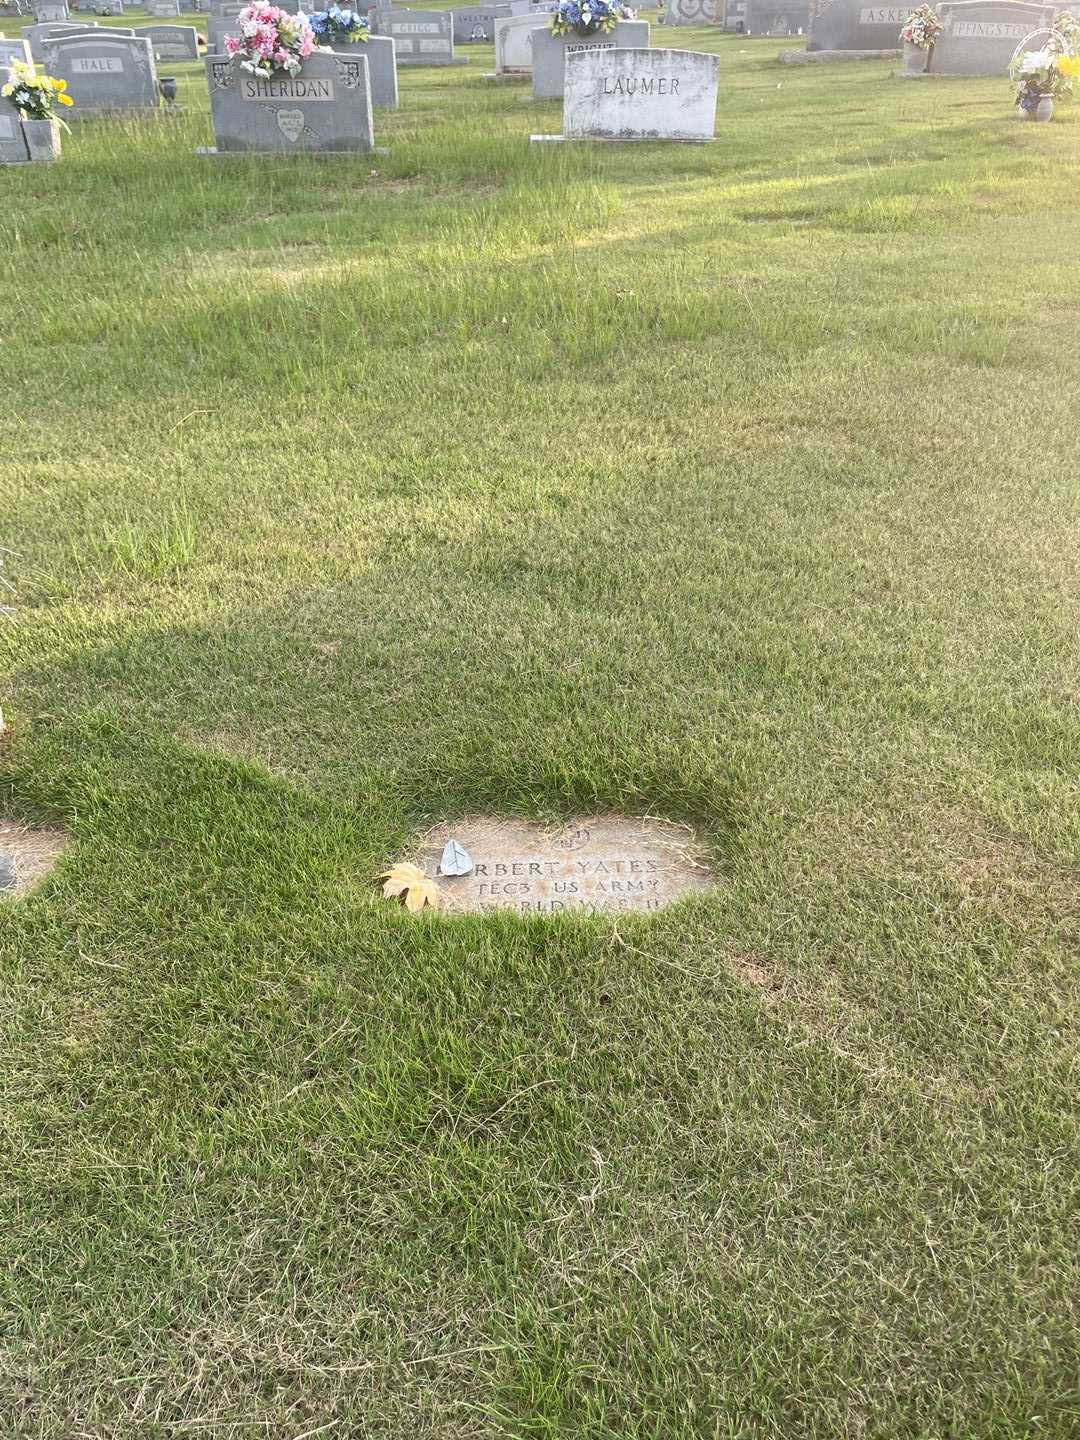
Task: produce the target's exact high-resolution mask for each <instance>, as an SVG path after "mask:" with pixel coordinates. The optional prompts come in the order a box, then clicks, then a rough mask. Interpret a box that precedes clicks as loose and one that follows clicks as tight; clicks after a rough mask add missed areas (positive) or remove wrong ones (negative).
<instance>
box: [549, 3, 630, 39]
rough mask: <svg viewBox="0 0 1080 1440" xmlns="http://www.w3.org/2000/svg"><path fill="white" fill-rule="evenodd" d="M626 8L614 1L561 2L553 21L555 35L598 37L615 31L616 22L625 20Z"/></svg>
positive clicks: (552, 27)
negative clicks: (604, 32) (599, 33)
mask: <svg viewBox="0 0 1080 1440" xmlns="http://www.w3.org/2000/svg"><path fill="white" fill-rule="evenodd" d="M625 10H626V6H624V5H617V4H613V3H612V0H560V4H559V8H558V9H557V10H556V11H555V12H554V14H553V16H552V21H551V33H552V34H553V35H596V34H597V33H598V32H600V31H604V30H614V28H615V22H616V20H622V19H623V18H624V12H625Z"/></svg>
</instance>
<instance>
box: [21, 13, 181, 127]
mask: <svg viewBox="0 0 1080 1440" xmlns="http://www.w3.org/2000/svg"><path fill="white" fill-rule="evenodd" d="M42 63H43V64H44V66H45V69H46V72H47V73H48V74H49V75H52V76H54V77H55V78H56V79H58V80H66V81H67V86H68V94H69V95H70V96H71V98H72V100H73V101H74V108H73V109H72V110H71V111H70V112H69V113H70V114H71V115H72V116H74V117H75V118H77V119H83V118H87V117H89V116H92V115H95V114H102V113H106V112H108V111H113V110H124V111H139V110H142V111H154V110H156V109H157V107H158V102H159V96H158V85H157V71H156V69H155V68H154V50H153V46H152V45H151V44H150V41H149V40H146V39H141V38H140V37H139V36H137V35H125V34H120V33H118V32H117V31H115V30H106V29H101V30H98V31H94V32H88V31H84V32H83V33H82V34H78V35H59V36H57V37H55V38H54V39H52V40H47V41H46V42H45V44H44V45H43V46H42Z"/></svg>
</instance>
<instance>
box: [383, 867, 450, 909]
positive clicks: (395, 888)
mask: <svg viewBox="0 0 1080 1440" xmlns="http://www.w3.org/2000/svg"><path fill="white" fill-rule="evenodd" d="M379 879H380V880H382V881H383V882H384V883H383V888H382V893H383V894H384V895H385V896H386V898H387V899H388V900H392V899H394V898H395V896H398V895H403V896H404V897H405V908H406V909H407V910H411V911H412V913H413V914H414V915H419V913H420V911H421V910H423V908H424V906H425V905H430V906H431V907H432V909H433V910H434V909H436V908H437V907H438V904H439V887H438V886H437V885H436V884H435V881H434V880H432V879H430V878H429V877H428V876H427V875H425V874H424V872H423V870H421V869H420V868H419V867H418V866H416V865H406V864H404V863H402V864H400V865H392V866H391V867H390V869H389V870H384V871H383V873H382V874H381V875H380V876H379Z"/></svg>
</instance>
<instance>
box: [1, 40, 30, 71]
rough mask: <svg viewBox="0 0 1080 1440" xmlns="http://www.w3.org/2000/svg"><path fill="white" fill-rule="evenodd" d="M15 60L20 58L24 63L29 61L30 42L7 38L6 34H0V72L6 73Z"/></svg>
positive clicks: (27, 63) (26, 63)
mask: <svg viewBox="0 0 1080 1440" xmlns="http://www.w3.org/2000/svg"><path fill="white" fill-rule="evenodd" d="M15 60H21V61H22V62H23V64H24V65H29V64H30V63H31V61H32V60H33V56H32V55H31V54H30V42H29V41H28V40H9V39H8V38H7V36H6V35H0V73H2V74H6V73H7V71H8V70H10V68H11V65H12V63H13V61H15Z"/></svg>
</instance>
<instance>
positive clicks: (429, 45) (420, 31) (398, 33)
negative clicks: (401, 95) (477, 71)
mask: <svg viewBox="0 0 1080 1440" xmlns="http://www.w3.org/2000/svg"><path fill="white" fill-rule="evenodd" d="M370 19H371V29H372V33H373V34H375V35H389V36H390V38H391V39H392V40H393V41H394V54H395V57H396V59H397V63H398V68H399V69H400V68H401V67H402V66H405V67H409V68H411V67H413V66H418V65H467V64H468V61H467V60H464V59H458V58H457V56H455V54H454V20H453V16H452V15H451V14H450V11H449V10H405V9H399V10H383V9H376V10H372V11H371V16H370Z"/></svg>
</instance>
